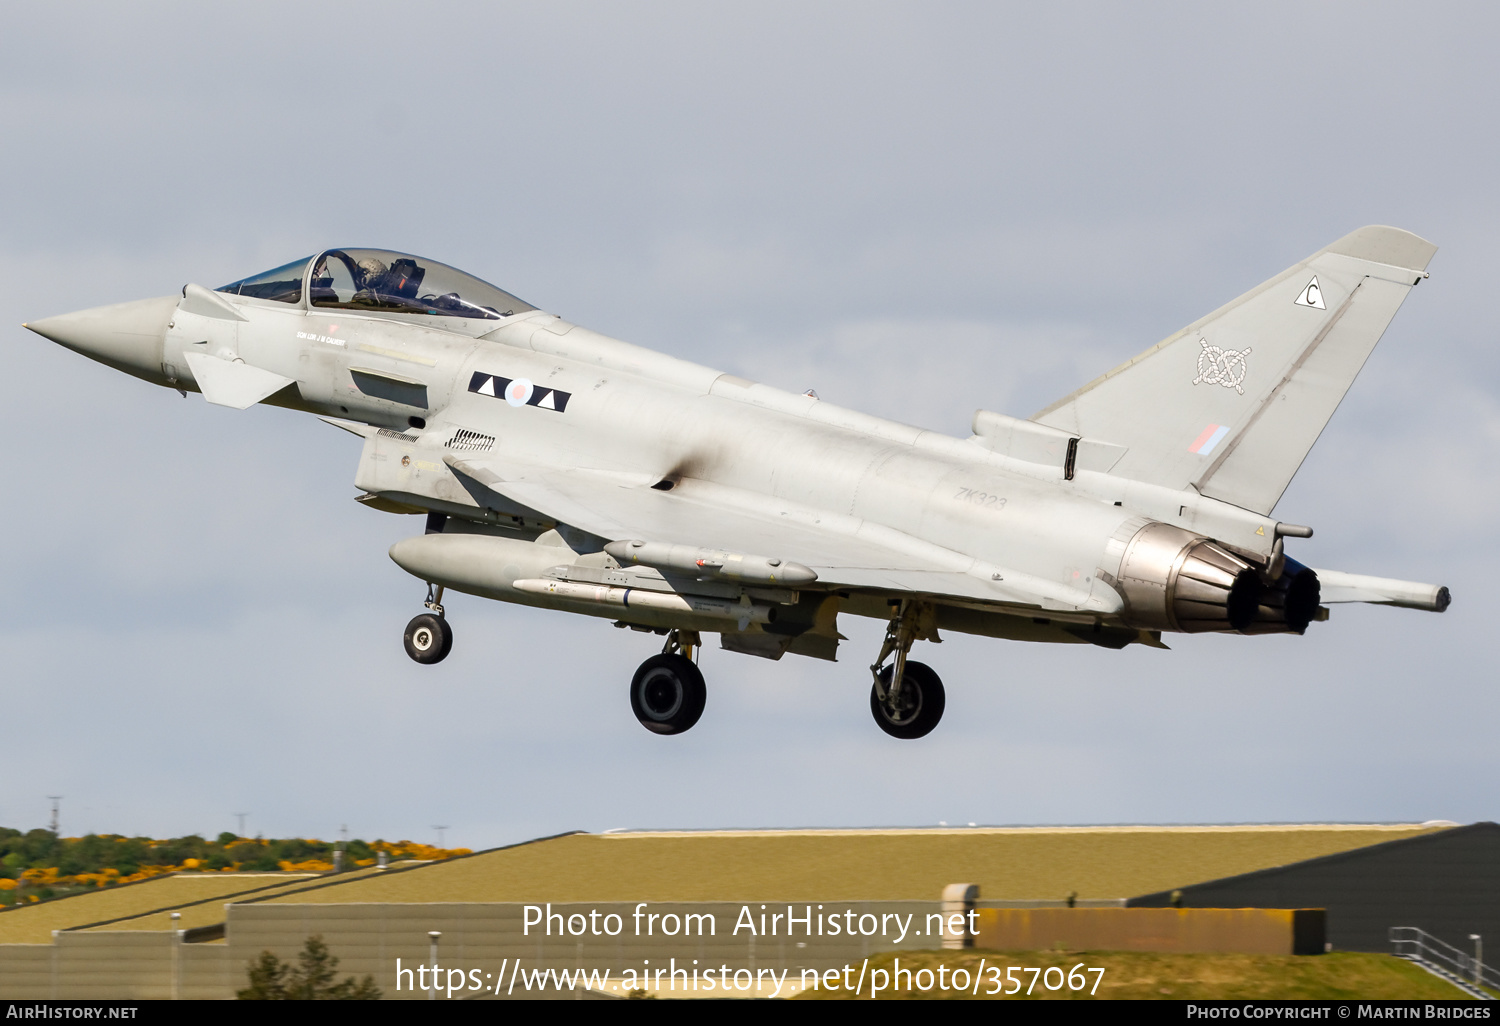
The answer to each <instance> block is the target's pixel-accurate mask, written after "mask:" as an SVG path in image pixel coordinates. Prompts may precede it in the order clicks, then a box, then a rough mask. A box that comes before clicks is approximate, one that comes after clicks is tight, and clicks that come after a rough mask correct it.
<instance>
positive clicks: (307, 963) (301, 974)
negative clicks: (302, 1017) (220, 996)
mask: <svg viewBox="0 0 1500 1026" xmlns="http://www.w3.org/2000/svg"><path fill="white" fill-rule="evenodd" d="M338 965H339V960H338V959H337V958H335V957H334V956H333V955H332V954H331V953H330V952H329V950H328V945H326V944H324V943H323V938H322V937H321V936H319V935H317V934H314V935H313V936H311V937H309V938H307V943H306V944H305V945H303V948H302V953H301V954H300V955H298V956H297V964H296V965H292V964H290V963H288V962H283V961H282V960H281V959H279V958H277V957H276V956H275V954H273V953H272V952H270V951H262V952H261V953H260V957H259V958H257V959H256V960H255V961H253V962H251V963H250V964H249V965H248V966H247V969H248V971H249V976H250V986H248V987H246V988H245V989H244V990H242V991H240V992H239V993H238V994H236V995H235V996H236V997H238V998H239V999H240V1000H241V1001H378V1000H379V999H380V989H379V988H378V987H376V986H375V978H374V977H373V976H366V977H365V978H364V979H363V980H360V981H358V982H356V981H355V979H354V977H352V976H346V977H344V979H343V982H341V983H334V982H333V981H334V977H335V974H336V971H337V969H338Z"/></svg>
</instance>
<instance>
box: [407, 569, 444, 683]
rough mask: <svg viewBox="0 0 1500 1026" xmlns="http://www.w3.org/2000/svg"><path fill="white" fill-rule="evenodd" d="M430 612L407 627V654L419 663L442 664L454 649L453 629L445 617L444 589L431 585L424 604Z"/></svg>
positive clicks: (423, 614) (415, 618)
mask: <svg viewBox="0 0 1500 1026" xmlns="http://www.w3.org/2000/svg"><path fill="white" fill-rule="evenodd" d="M422 604H423V605H424V606H426V607H427V608H428V609H429V610H430V612H426V613H418V614H417V615H416V616H414V617H412V618H411V622H410V623H408V624H407V625H406V635H405V637H403V638H402V641H403V642H404V643H405V644H406V654H407V655H409V656H411V657H412V658H413V659H415V660H416V661H417V662H419V663H427V664H431V663H440V662H442V661H443V660H444V659H445V658H447V655H448V652H449V650H450V649H452V648H453V628H452V627H449V626H448V620H447V618H446V617H444V616H443V589H442V588H441V587H435V586H433V585H431V584H429V585H428V586H427V601H426V602H424V603H422Z"/></svg>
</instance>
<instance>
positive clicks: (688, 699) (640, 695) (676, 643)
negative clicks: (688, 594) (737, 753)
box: [630, 631, 708, 734]
mask: <svg viewBox="0 0 1500 1026" xmlns="http://www.w3.org/2000/svg"><path fill="white" fill-rule="evenodd" d="M702 643H703V642H702V640H701V639H700V638H699V636H698V632H697V631H672V632H671V633H669V634H668V635H667V643H666V645H665V646H664V647H663V648H662V650H661V655H654V656H652V657H651V658H650V659H647V660H646V661H645V662H644V663H642V664H641V667H640V669H638V670H636V671H635V677H634V678H632V679H631V681H630V708H631V709H632V710H633V711H634V712H635V718H636V719H638V720H640V721H641V726H643V727H645V728H646V729H647V730H649V731H651V732H652V733H654V734H681V733H682V732H683V731H685V730H689V729H691V728H692V726H693V724H695V723H697V722H698V717H700V716H702V715H703V706H704V703H705V702H706V701H707V700H708V689H707V688H706V687H705V686H704V684H703V674H702V673H700V672H699V671H698V666H697V664H695V663H694V662H693V652H694V650H695V649H697V648H698V646H699V645H701V644H702Z"/></svg>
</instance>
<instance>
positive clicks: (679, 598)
mask: <svg viewBox="0 0 1500 1026" xmlns="http://www.w3.org/2000/svg"><path fill="white" fill-rule="evenodd" d="M511 587H512V588H514V589H516V590H517V591H522V592H526V593H527V594H530V595H551V596H553V597H554V598H558V599H562V600H564V601H567V602H584V603H588V604H590V605H600V606H619V607H620V608H621V609H652V610H658V611H661V612H668V613H690V614H693V615H696V616H711V617H714V618H715V619H719V620H734V621H737V622H738V623H739V625H740V629H741V630H744V629H745V627H747V626H748V625H750V624H752V623H774V622H775V620H776V608H775V607H774V606H767V605H762V604H760V603H758V602H751V601H750V599H749V598H748V597H746V596H744V595H741V596H740V600H739V601H738V602H731V601H729V600H728V599H717V598H707V597H706V596H702V595H679V594H677V593H675V592H665V591H646V590H644V589H642V588H619V587H615V586H613V585H609V584H579V583H577V582H575V581H555V580H544V579H540V578H531V579H526V578H523V579H521V580H518V581H514V582H513V583H512V584H511Z"/></svg>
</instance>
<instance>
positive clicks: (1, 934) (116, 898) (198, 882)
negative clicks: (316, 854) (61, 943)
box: [0, 873, 317, 944]
mask: <svg viewBox="0 0 1500 1026" xmlns="http://www.w3.org/2000/svg"><path fill="white" fill-rule="evenodd" d="M316 878H317V874H316V873H173V874H170V875H168V876H158V877H153V878H152V879H150V880H142V881H141V882H140V883H132V884H121V885H120V886H117V887H106V888H104V889H102V890H98V891H88V892H86V893H84V894H75V895H72V896H70V897H66V898H57V899H54V900H52V901H44V902H41V903H39V904H36V905H18V906H15V907H12V908H9V909H6V910H5V911H3V912H0V944H50V943H51V942H52V931H53V930H70V929H76V928H77V927H79V926H83V925H85V924H88V923H97V922H101V921H108V920H114V919H120V918H122V917H126V916H137V915H140V914H142V913H144V912H149V911H152V910H154V909H163V910H165V911H163V913H162V919H163V921H166V919H167V911H170V910H171V909H173V908H181V907H183V906H189V905H195V906H196V905H202V906H204V907H206V908H208V909H210V910H212V912H213V915H214V918H213V919H212V920H211V921H212V922H220V921H222V920H223V918H224V902H225V901H226V900H228V899H229V898H230V897H231V896H232V895H246V896H248V895H251V894H254V893H256V892H258V891H262V890H264V889H265V888H266V887H268V886H276V885H278V884H279V885H286V884H288V883H295V884H305V883H307V882H308V881H309V880H311V879H316ZM194 925H196V924H194ZM119 928H120V927H115V929H119ZM159 929H171V927H170V926H169V925H167V926H162V927H159Z"/></svg>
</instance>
